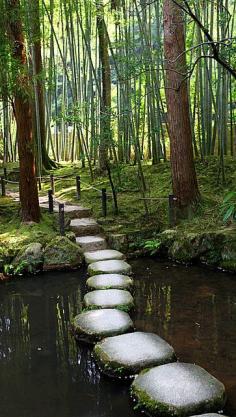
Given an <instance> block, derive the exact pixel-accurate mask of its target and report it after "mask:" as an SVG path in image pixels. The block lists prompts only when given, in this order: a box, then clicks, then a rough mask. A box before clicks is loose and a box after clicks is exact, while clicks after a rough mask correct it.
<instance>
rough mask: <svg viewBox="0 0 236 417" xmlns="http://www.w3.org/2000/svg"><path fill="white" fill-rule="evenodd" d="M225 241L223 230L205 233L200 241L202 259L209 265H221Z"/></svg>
mask: <svg viewBox="0 0 236 417" xmlns="http://www.w3.org/2000/svg"><path fill="white" fill-rule="evenodd" d="M224 241H225V235H224V233H223V232H222V233H221V232H208V233H203V234H202V235H201V242H200V261H201V262H203V263H206V264H207V265H219V264H220V262H221V259H222V257H221V252H222V248H223V246H224Z"/></svg>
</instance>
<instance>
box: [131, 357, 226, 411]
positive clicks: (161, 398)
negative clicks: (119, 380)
mask: <svg viewBox="0 0 236 417" xmlns="http://www.w3.org/2000/svg"><path fill="white" fill-rule="evenodd" d="M132 395H133V396H134V398H135V399H136V400H137V401H138V402H139V404H140V406H141V407H143V410H144V411H146V413H147V414H148V415H152V416H159V415H163V416H175V417H185V416H191V415H194V414H201V413H211V412H217V411H220V410H222V409H223V407H224V405H225V401H226V395H225V387H224V385H223V384H222V383H221V382H220V381H218V380H217V379H216V378H214V377H213V376H212V375H210V374H209V373H208V372H207V371H205V369H203V368H201V367H200V366H197V365H192V364H189V363H180V362H176V363H171V364H168V365H161V366H158V367H155V368H152V369H150V370H149V371H147V372H144V373H141V374H140V375H139V376H138V377H137V378H136V379H135V380H134V382H133V384H132Z"/></svg>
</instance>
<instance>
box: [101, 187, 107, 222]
mask: <svg viewBox="0 0 236 417" xmlns="http://www.w3.org/2000/svg"><path fill="white" fill-rule="evenodd" d="M102 215H103V217H106V216H107V190H106V188H102Z"/></svg>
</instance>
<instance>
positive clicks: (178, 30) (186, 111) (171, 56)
mask: <svg viewBox="0 0 236 417" xmlns="http://www.w3.org/2000/svg"><path fill="white" fill-rule="evenodd" d="M163 7H164V10H163V12H164V16H163V17H164V52H165V69H166V101H167V112H168V116H167V117H168V131H169V137H170V152H171V169H172V184H173V193H174V195H175V197H176V198H177V202H176V203H177V206H178V207H179V208H188V207H190V206H192V205H193V204H195V203H196V202H197V201H198V200H199V190H198V184H197V177H196V171H195V166H194V157H193V147H192V130H191V123H190V108H189V97H188V85H187V80H186V73H187V65H186V55H185V53H184V51H185V36H184V17H183V13H182V10H181V9H180V8H179V7H178V6H177V5H176V4H175V3H174V2H173V1H172V0H164V4H163Z"/></svg>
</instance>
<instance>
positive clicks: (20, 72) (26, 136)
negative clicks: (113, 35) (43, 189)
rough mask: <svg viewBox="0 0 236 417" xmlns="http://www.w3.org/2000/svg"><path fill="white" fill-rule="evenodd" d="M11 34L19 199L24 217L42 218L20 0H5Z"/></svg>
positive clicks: (23, 218) (27, 218)
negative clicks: (36, 174)
mask: <svg viewBox="0 0 236 417" xmlns="http://www.w3.org/2000/svg"><path fill="white" fill-rule="evenodd" d="M6 10H7V24H8V35H9V38H10V42H11V46H12V58H13V62H14V67H15V71H16V74H15V85H14V105H13V106H14V114H15V118H16V124H17V137H18V152H19V162H20V202H21V210H22V220H23V221H25V222H28V221H35V222H39V219H40V208H39V200H38V190H37V180H36V176H35V157H34V140H33V121H32V88H31V83H30V79H29V74H28V67H27V55H26V46H25V37H24V33H23V25H22V21H21V7H20V2H19V0H6Z"/></svg>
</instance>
